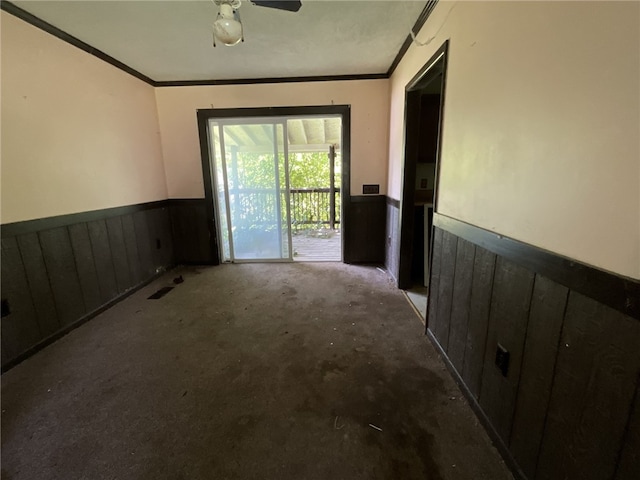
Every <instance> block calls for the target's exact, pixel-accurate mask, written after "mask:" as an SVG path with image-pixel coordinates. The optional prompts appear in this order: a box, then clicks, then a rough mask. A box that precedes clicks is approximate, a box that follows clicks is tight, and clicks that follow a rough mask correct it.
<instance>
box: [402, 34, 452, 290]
mask: <svg viewBox="0 0 640 480" xmlns="http://www.w3.org/2000/svg"><path fill="white" fill-rule="evenodd" d="M448 50H449V40H446V41H445V42H444V43H443V44H442V46H441V47H440V48H438V50H436V52H435V53H434V54H433V55H432V56H431V58H430V59H429V61H427V63H425V64H424V66H423V67H422V68H421V69H420V70H419V71H418V73H416V74H415V75H414V77H413V78H412V79H411V81H409V83H407V85H406V87H405V96H404V167H403V173H402V203H401V206H400V253H399V257H400V258H399V261H398V288H400V289H403V290H406V289H407V288H409V287H410V286H411V263H412V257H413V253H412V252H413V229H414V221H413V210H414V205H413V204H414V201H415V190H416V188H415V182H416V169H417V163H418V147H419V141H420V90H421V89H422V88H423V87H424V86H425V85H426V84H428V83H429V82H430V81H431V80H433V79H434V78H435V77H436V76H437V75H439V74H440V73H442V90H441V98H440V122H439V129H438V130H439V131H438V147H437V152H436V172H435V181H434V186H433V213H434V214H435V213H436V212H437V209H438V191H439V190H440V188H439V186H440V157H441V155H442V148H441V147H442V130H443V129H442V124H443V118H444V103H445V90H446V84H447V81H446V80H447V57H448ZM429 236H430V238H429V242H430V245H429V284H431V273H432V268H431V267H432V256H433V255H432V254H433V226H432V228H431V232H430V235H429Z"/></svg>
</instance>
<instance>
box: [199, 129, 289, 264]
mask: <svg viewBox="0 0 640 480" xmlns="http://www.w3.org/2000/svg"><path fill="white" fill-rule="evenodd" d="M286 128H287V127H286V122H285V121H283V120H272V119H259V118H258V119H256V118H249V119H225V120H210V121H209V136H210V147H211V157H212V158H213V160H214V161H213V165H214V166H215V167H214V172H213V177H214V191H215V197H216V200H217V205H216V209H217V211H218V212H217V213H218V215H217V218H218V219H219V228H218V229H217V230H218V235H219V239H218V241H219V243H220V245H221V247H222V248H221V249H220V250H221V253H222V257H223V258H222V260H223V261H226V262H229V261H231V262H238V261H256V260H259V261H289V260H291V259H292V249H291V231H290V229H289V225H290V210H289V179H288V175H287V171H288V151H287V142H285V138H287V133H286Z"/></svg>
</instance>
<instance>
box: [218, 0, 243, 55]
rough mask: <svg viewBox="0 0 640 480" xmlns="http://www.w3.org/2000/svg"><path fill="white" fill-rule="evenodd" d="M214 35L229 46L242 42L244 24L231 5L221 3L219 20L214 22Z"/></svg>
mask: <svg viewBox="0 0 640 480" xmlns="http://www.w3.org/2000/svg"><path fill="white" fill-rule="evenodd" d="M237 3H238V4H239V3H240V2H237ZM213 35H214V37H215V38H216V39H218V40H219V41H220V42H222V43H224V44H225V45H227V46H232V45H237V44H238V43H240V41H241V40H242V37H243V32H242V23H241V22H240V19H239V18H238V15H237V13H236V12H235V11H234V9H233V7H232V6H231V5H230V4H229V3H222V2H221V3H220V12H219V13H218V18H217V20H216V21H215V22H213ZM214 46H215V43H214Z"/></svg>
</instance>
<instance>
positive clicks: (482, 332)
mask: <svg viewBox="0 0 640 480" xmlns="http://www.w3.org/2000/svg"><path fill="white" fill-rule="evenodd" d="M495 265H496V256H495V255H494V254H493V253H491V252H489V251H487V250H485V249H484V248H478V247H476V253H475V257H474V260H473V278H472V282H471V298H470V300H469V323H468V326H467V338H466V342H467V344H466V348H465V355H464V366H463V368H462V378H463V379H464V381H465V383H466V385H467V387H468V388H469V391H470V392H471V393H472V394H473V396H474V397H475V398H478V397H479V395H480V384H481V383H482V367H483V365H484V353H485V346H486V341H487V326H488V324H489V310H490V309H491V292H492V291H493V276H494V271H495Z"/></svg>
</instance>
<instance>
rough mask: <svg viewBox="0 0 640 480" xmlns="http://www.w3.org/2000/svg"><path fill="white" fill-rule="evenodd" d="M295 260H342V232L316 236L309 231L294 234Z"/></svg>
mask: <svg viewBox="0 0 640 480" xmlns="http://www.w3.org/2000/svg"><path fill="white" fill-rule="evenodd" d="M291 240H292V241H291V243H292V245H293V252H294V253H293V260H294V261H295V262H340V261H342V238H341V237H340V232H330V233H329V235H327V234H323V235H320V236H315V235H312V234H309V233H299V234H297V235H295V234H294V235H292V237H291Z"/></svg>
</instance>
